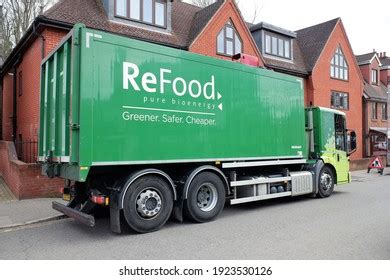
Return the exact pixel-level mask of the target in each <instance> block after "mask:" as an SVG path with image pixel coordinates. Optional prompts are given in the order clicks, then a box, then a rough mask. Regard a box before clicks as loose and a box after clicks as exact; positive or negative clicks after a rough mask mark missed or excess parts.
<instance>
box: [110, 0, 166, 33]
mask: <svg viewBox="0 0 390 280" xmlns="http://www.w3.org/2000/svg"><path fill="white" fill-rule="evenodd" d="M115 16H116V17H121V18H126V19H130V20H135V21H141V22H144V23H147V24H153V25H157V26H160V27H166V25H167V1H163V0H115Z"/></svg>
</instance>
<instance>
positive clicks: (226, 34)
mask: <svg viewBox="0 0 390 280" xmlns="http://www.w3.org/2000/svg"><path fill="white" fill-rule="evenodd" d="M217 53H218V54H221V55H227V56H233V55H235V54H238V53H242V41H241V38H240V36H239V35H238V33H237V31H236V29H235V28H234V26H233V24H232V23H231V22H230V21H228V22H227V23H226V24H225V26H224V27H223V28H222V30H221V31H220V32H219V33H218V37H217Z"/></svg>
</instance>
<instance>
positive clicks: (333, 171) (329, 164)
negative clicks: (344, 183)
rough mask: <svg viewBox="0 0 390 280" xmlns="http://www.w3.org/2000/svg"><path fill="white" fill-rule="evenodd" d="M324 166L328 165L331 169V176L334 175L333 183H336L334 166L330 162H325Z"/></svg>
mask: <svg viewBox="0 0 390 280" xmlns="http://www.w3.org/2000/svg"><path fill="white" fill-rule="evenodd" d="M324 166H328V167H329V168H330V169H331V170H332V173H333V176H334V183H335V185H337V172H336V168H335V167H334V166H333V164H331V163H325V164H324Z"/></svg>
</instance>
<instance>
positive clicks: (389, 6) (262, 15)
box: [187, 0, 390, 56]
mask: <svg viewBox="0 0 390 280" xmlns="http://www.w3.org/2000/svg"><path fill="white" fill-rule="evenodd" d="M187 2H191V1H187ZM256 6H257V7H258V8H257V10H258V13H257V17H256V22H260V21H265V22H267V23H270V24H272V25H276V26H278V27H282V28H284V29H287V30H292V31H294V30H298V29H301V28H305V27H308V26H311V25H315V24H318V23H321V22H325V21H328V20H331V19H334V18H337V17H341V19H342V21H343V24H344V27H345V29H346V32H347V35H348V38H349V41H350V43H351V45H352V48H353V51H354V53H355V54H356V55H358V54H363V53H368V52H371V51H372V50H373V49H375V50H376V51H377V52H386V53H387V55H388V56H390V0H371V1H367V0H365V1H363V0H355V1H354V0H322V1H317V0H239V7H240V9H241V12H242V14H243V16H244V18H245V19H246V20H247V21H250V22H251V21H252V19H253V17H254V12H253V11H254V10H255V7H256Z"/></svg>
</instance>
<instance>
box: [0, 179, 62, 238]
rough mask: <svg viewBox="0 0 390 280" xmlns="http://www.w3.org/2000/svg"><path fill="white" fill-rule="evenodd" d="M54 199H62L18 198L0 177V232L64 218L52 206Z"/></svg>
mask: <svg viewBox="0 0 390 280" xmlns="http://www.w3.org/2000/svg"><path fill="white" fill-rule="evenodd" d="M52 201H60V199H55V198H39V199H26V200H17V199H16V197H15V196H14V195H13V194H12V192H11V191H10V190H9V188H8V187H7V185H6V184H5V182H4V180H3V178H1V177H0V232H1V231H7V230H12V229H15V228H19V227H23V226H27V225H32V224H37V223H42V222H47V221H52V220H58V219H61V218H63V215H61V214H59V212H57V211H55V210H53V209H52V208H51V203H52Z"/></svg>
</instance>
